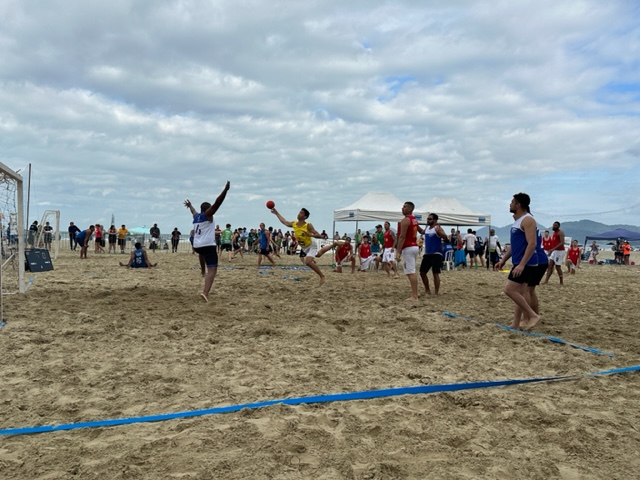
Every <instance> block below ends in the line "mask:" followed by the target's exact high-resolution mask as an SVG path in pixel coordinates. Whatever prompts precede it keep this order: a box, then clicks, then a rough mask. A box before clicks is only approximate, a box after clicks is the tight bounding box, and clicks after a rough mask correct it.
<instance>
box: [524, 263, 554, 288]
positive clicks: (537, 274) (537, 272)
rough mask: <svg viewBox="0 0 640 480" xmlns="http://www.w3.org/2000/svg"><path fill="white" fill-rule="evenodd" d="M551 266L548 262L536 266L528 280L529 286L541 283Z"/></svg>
mask: <svg viewBox="0 0 640 480" xmlns="http://www.w3.org/2000/svg"><path fill="white" fill-rule="evenodd" d="M548 267H549V264H548V263H541V264H539V265H538V266H537V267H533V268H534V272H533V274H532V275H531V278H530V279H529V281H528V282H527V286H529V287H537V286H538V285H540V281H541V280H542V278H543V277H544V274H545V273H546V272H547V268H548Z"/></svg>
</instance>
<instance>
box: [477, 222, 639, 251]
mask: <svg viewBox="0 0 640 480" xmlns="http://www.w3.org/2000/svg"><path fill="white" fill-rule="evenodd" d="M493 228H494V229H495V231H496V235H498V238H499V239H500V243H502V244H505V243H507V242H508V241H509V234H510V231H511V225H505V226H504V227H493ZM538 228H539V229H540V231H541V232H544V231H545V230H549V232H551V225H549V226H546V225H541V224H538ZM560 228H561V229H562V230H563V231H564V234H565V236H567V237H571V238H572V239H576V240H578V243H579V244H580V245H582V244H583V243H584V239H585V237H587V236H588V235H596V234H598V233H603V232H608V231H609V230H614V229H616V228H624V229H626V230H630V231H632V232H640V227H638V226H636V225H621V224H616V225H605V224H604V223H599V222H594V221H592V220H580V221H578V222H563V223H562V224H561V225H560ZM488 233H489V229H488V228H487V227H482V228H480V229H479V230H478V234H479V235H482V237H483V238H484V237H486V236H487V235H488Z"/></svg>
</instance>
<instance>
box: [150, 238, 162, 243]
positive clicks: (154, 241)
mask: <svg viewBox="0 0 640 480" xmlns="http://www.w3.org/2000/svg"><path fill="white" fill-rule="evenodd" d="M159 241H160V239H159V238H156V237H151V242H152V243H158V242H159Z"/></svg>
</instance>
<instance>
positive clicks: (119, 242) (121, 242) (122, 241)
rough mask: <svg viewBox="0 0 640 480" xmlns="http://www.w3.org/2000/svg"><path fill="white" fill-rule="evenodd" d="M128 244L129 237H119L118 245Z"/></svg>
mask: <svg viewBox="0 0 640 480" xmlns="http://www.w3.org/2000/svg"><path fill="white" fill-rule="evenodd" d="M126 244H127V239H126V238H119V239H118V245H120V246H121V247H124V246H125V245H126Z"/></svg>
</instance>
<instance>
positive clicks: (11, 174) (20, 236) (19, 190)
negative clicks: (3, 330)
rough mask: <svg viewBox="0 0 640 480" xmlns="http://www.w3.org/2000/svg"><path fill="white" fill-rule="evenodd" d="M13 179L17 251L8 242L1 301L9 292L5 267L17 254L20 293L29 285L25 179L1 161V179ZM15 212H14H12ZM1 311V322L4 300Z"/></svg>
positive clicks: (0, 282)
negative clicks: (24, 209)
mask: <svg viewBox="0 0 640 480" xmlns="http://www.w3.org/2000/svg"><path fill="white" fill-rule="evenodd" d="M8 179H10V180H13V181H15V182H16V195H17V202H16V210H17V211H16V212H15V213H16V214H17V217H16V219H15V220H16V232H17V245H18V248H17V251H16V250H13V249H10V248H9V245H8V244H7V250H6V252H7V255H8V257H7V258H2V259H1V263H2V265H1V268H0V301H1V297H2V296H3V295H5V294H7V293H9V292H5V291H4V285H3V277H4V276H5V267H6V266H7V265H9V263H10V262H11V261H13V260H14V258H15V256H16V255H17V259H16V260H17V263H18V293H25V292H26V291H27V286H26V284H25V281H24V273H25V261H26V257H25V254H24V250H25V249H24V243H25V238H24V212H23V205H24V194H23V181H22V175H20V174H19V173H17V172H15V171H13V170H12V169H10V168H9V167H7V166H6V165H5V164H4V163H2V162H0V180H2V181H6V180H8ZM11 213H14V212H11ZM6 220H7V221H10V220H9V219H6ZM2 225H3V230H5V231H6V227H5V222H4V221H3V222H2ZM4 237H5V232H2V236H0V238H4ZM2 248H3V249H4V245H2ZM0 313H1V314H2V317H3V318H0V322H2V321H3V319H4V302H2V306H1V307H0Z"/></svg>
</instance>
